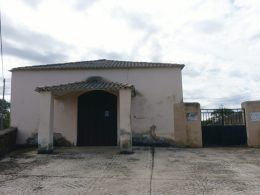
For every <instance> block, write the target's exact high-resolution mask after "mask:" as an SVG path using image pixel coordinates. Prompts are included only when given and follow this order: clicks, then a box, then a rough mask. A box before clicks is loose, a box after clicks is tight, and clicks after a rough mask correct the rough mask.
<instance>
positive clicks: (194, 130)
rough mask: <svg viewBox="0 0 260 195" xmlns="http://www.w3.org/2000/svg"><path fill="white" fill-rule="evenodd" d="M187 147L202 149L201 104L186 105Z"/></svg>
mask: <svg viewBox="0 0 260 195" xmlns="http://www.w3.org/2000/svg"><path fill="white" fill-rule="evenodd" d="M184 109H185V116H186V134H187V145H188V146H190V147H202V129H201V114H200V104H199V103H184Z"/></svg>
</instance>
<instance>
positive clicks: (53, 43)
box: [3, 21, 71, 63]
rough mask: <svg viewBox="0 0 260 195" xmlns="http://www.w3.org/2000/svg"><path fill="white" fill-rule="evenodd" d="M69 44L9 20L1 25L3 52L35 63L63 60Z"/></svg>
mask: <svg viewBox="0 0 260 195" xmlns="http://www.w3.org/2000/svg"><path fill="white" fill-rule="evenodd" d="M70 48H71V46H70V45H67V44H64V43H62V42H59V41H57V40H55V39H53V38H52V37H50V36H48V35H45V34H41V33H38V32H34V31H31V30H29V29H25V28H23V27H21V26H14V25H12V23H11V22H10V21H8V23H4V25H3V50H4V54H7V55H11V56H15V57H19V58H22V59H26V60H31V61H34V62H37V63H51V62H57V61H65V60H66V59H67V57H66V53H67V52H68V50H69V49H70Z"/></svg>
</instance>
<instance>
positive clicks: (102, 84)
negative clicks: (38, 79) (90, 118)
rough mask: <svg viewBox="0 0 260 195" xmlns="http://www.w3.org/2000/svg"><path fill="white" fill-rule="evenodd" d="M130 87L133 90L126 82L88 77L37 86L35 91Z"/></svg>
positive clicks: (115, 89) (74, 90) (72, 90)
mask: <svg viewBox="0 0 260 195" xmlns="http://www.w3.org/2000/svg"><path fill="white" fill-rule="evenodd" d="M127 88H129V89H131V90H132V91H133V92H134V86H133V85H131V84H127V83H118V82H112V81H108V80H105V79H103V78H101V77H90V78H88V79H87V80H85V81H81V82H74V83H67V84H61V85H53V86H44V87H37V88H36V89H35V91H37V92H39V93H40V92H80V91H88V90H112V91H117V90H119V89H127Z"/></svg>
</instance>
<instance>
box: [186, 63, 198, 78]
mask: <svg viewBox="0 0 260 195" xmlns="http://www.w3.org/2000/svg"><path fill="white" fill-rule="evenodd" d="M186 66H187V65H186ZM201 72H202V71H201V70H198V68H194V67H192V66H189V65H188V67H186V68H185V69H184V70H183V76H188V77H198V76H200V75H201Z"/></svg>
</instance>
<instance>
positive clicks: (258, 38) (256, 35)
mask: <svg viewBox="0 0 260 195" xmlns="http://www.w3.org/2000/svg"><path fill="white" fill-rule="evenodd" d="M250 40H251V41H256V40H260V32H258V33H255V34H254V35H253V36H251V37H250Z"/></svg>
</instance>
